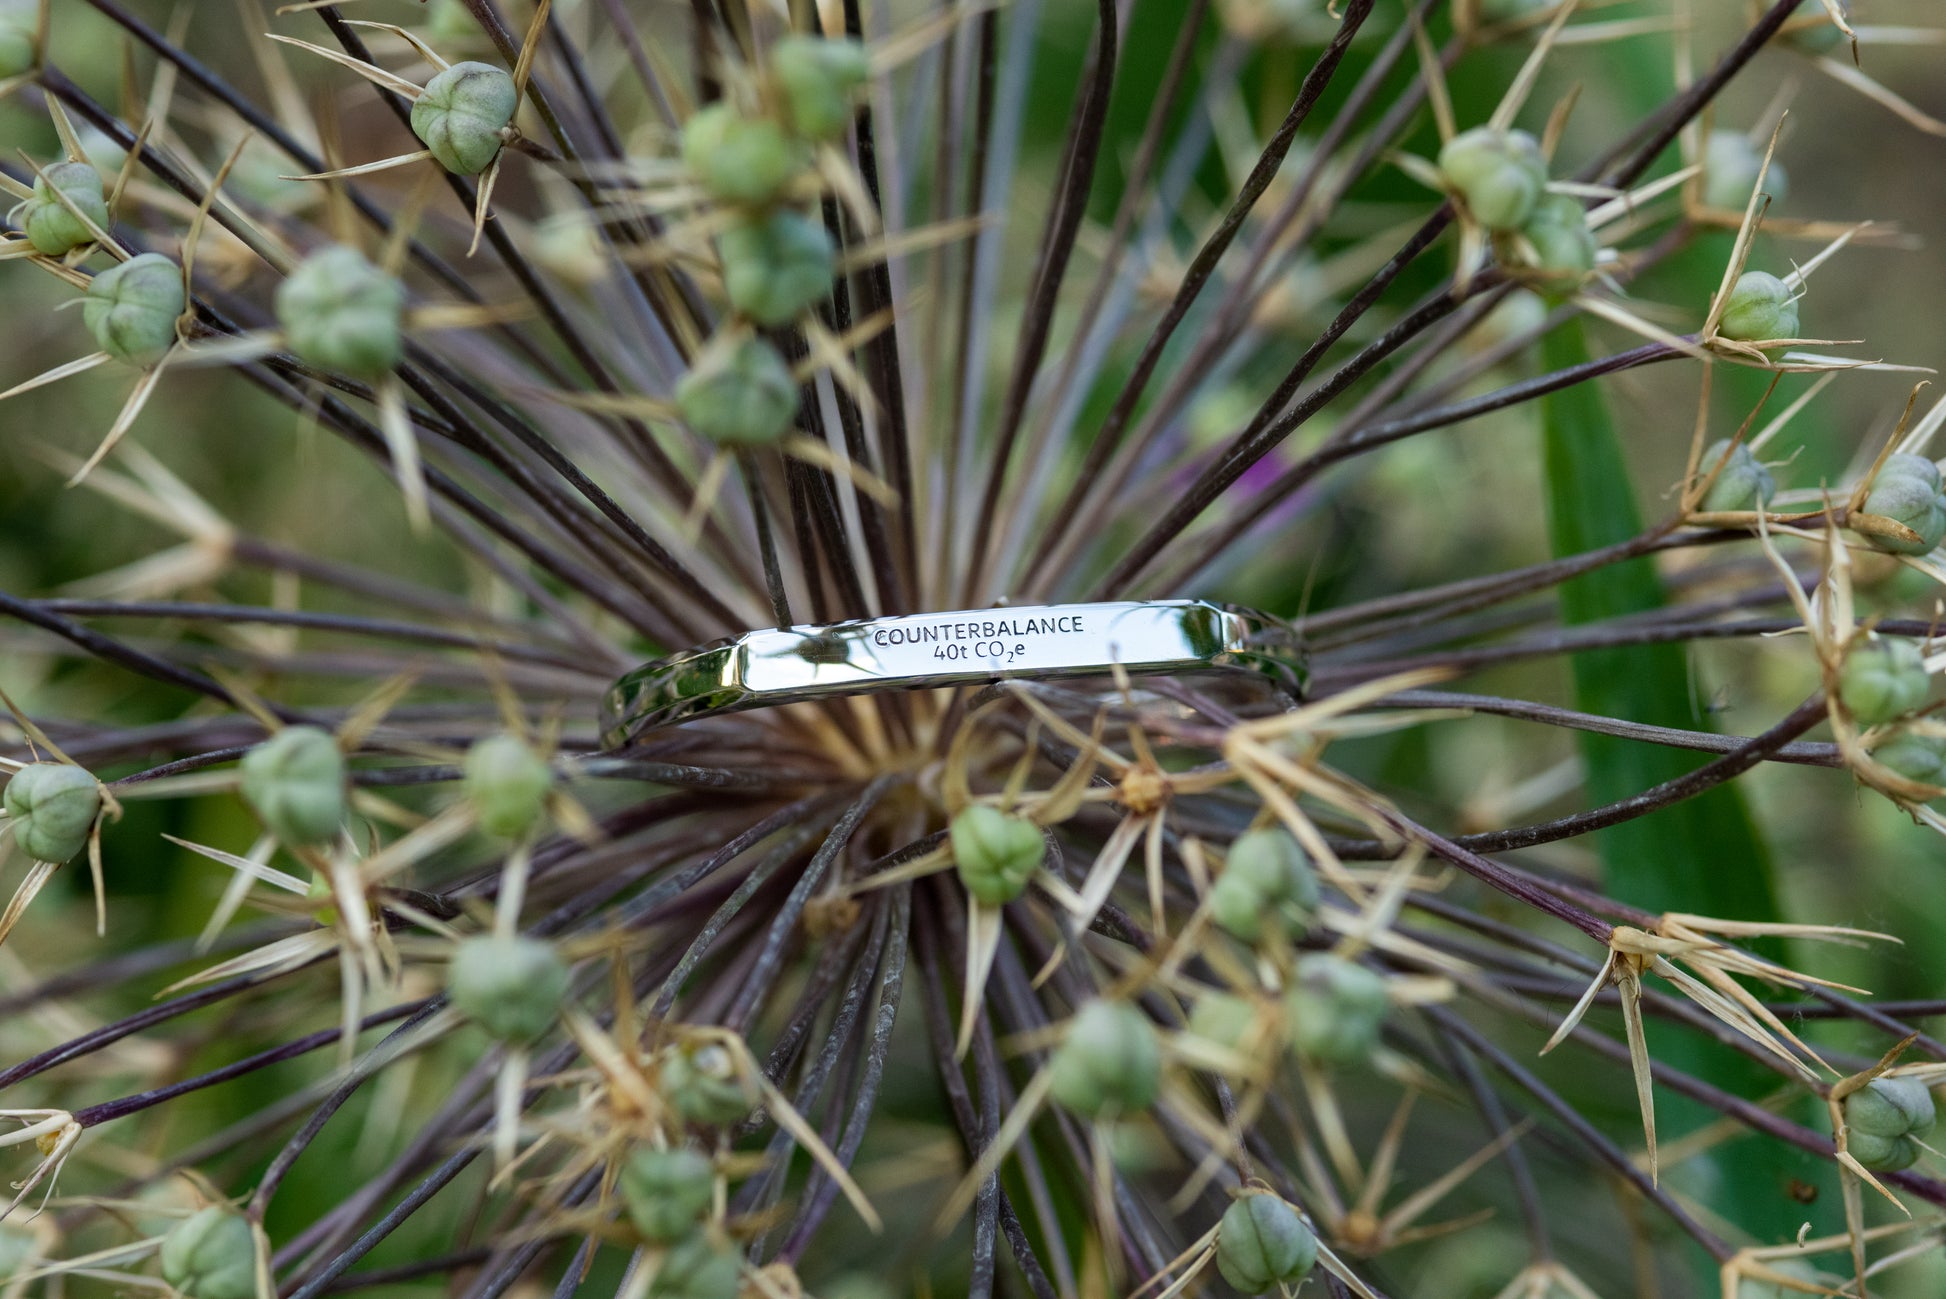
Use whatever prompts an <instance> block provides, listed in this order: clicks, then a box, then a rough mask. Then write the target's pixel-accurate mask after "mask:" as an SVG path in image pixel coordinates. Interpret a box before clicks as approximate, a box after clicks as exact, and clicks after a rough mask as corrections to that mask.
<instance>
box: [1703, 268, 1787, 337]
mask: <svg viewBox="0 0 1946 1299" xmlns="http://www.w3.org/2000/svg"><path fill="white" fill-rule="evenodd" d="M1797 329H1798V323H1797V299H1796V298H1794V297H1793V296H1791V290H1790V287H1789V286H1788V285H1786V284H1785V283H1784V281H1782V280H1780V279H1778V278H1777V277H1776V276H1775V275H1772V274H1770V273H1769V272H1767V271H1745V272H1744V273H1743V274H1742V275H1740V276H1738V277H1737V282H1736V287H1734V288H1732V289H1731V290H1730V299H1729V301H1728V303H1726V304H1725V305H1724V308H1723V315H1722V316H1721V317H1720V318H1719V319H1718V320H1717V322H1716V332H1717V333H1719V334H1721V335H1722V336H1723V337H1725V338H1730V339H1735V340H1736V341H1738V342H1740V343H1757V342H1765V341H1768V340H1769V339H1773V338H1796V337H1797Z"/></svg>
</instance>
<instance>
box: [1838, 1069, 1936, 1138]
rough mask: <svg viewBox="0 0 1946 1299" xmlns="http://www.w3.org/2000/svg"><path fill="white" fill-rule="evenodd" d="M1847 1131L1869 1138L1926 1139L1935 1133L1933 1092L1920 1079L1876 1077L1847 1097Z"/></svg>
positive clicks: (1845, 1107)
mask: <svg viewBox="0 0 1946 1299" xmlns="http://www.w3.org/2000/svg"><path fill="white" fill-rule="evenodd" d="M1844 1110H1845V1130H1846V1131H1847V1132H1848V1133H1851V1134H1854V1135H1856V1134H1859V1133H1863V1134H1864V1135H1866V1136H1869V1137H1923V1136H1925V1135H1926V1134H1927V1133H1929V1132H1931V1131H1932V1127H1933V1121H1934V1118H1935V1111H1934V1109H1933V1100H1932V1092H1931V1091H1930V1090H1929V1089H1928V1088H1927V1087H1926V1084H1924V1083H1922V1082H1920V1081H1919V1080H1918V1079H1917V1078H1897V1077H1895V1078H1874V1079H1872V1081H1871V1082H1869V1083H1867V1084H1865V1085H1864V1086H1863V1087H1860V1088H1859V1089H1858V1090H1857V1091H1855V1092H1853V1093H1852V1094H1851V1095H1849V1096H1847V1097H1845V1100H1844Z"/></svg>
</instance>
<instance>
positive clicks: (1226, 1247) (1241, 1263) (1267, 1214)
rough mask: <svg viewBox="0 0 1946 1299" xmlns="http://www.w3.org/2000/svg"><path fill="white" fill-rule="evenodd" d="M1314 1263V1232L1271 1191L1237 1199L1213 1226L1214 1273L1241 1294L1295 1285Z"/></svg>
mask: <svg viewBox="0 0 1946 1299" xmlns="http://www.w3.org/2000/svg"><path fill="white" fill-rule="evenodd" d="M1317 1261H1318V1238H1317V1236H1316V1235H1314V1234H1313V1233H1312V1231H1311V1229H1310V1228H1309V1227H1307V1226H1305V1225H1304V1219H1303V1218H1301V1217H1299V1216H1298V1212H1297V1210H1296V1209H1294V1208H1293V1207H1291V1205H1290V1204H1289V1203H1288V1202H1286V1201H1285V1200H1282V1199H1280V1198H1278V1197H1277V1196H1275V1195H1244V1196H1242V1197H1240V1198H1238V1199H1237V1200H1236V1202H1235V1203H1233V1204H1231V1205H1230V1207H1229V1208H1228V1209H1226V1210H1225V1211H1224V1213H1223V1221H1222V1223H1221V1224H1220V1225H1219V1226H1218V1227H1217V1229H1216V1268H1217V1271H1219V1272H1221V1273H1222V1274H1223V1279H1224V1280H1225V1281H1228V1282H1229V1283H1230V1284H1231V1285H1233V1286H1235V1287H1236V1288H1237V1289H1238V1290H1240V1291H1242V1292H1243V1293H1244V1294H1264V1293H1266V1292H1267V1291H1269V1290H1271V1289H1272V1288H1274V1287H1276V1286H1295V1285H1298V1284H1300V1283H1302V1282H1303V1280H1304V1278H1305V1277H1307V1276H1309V1275H1310V1274H1311V1269H1312V1268H1313V1267H1315V1266H1316V1265H1317Z"/></svg>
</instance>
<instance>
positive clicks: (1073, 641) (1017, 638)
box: [602, 600, 1305, 749]
mask: <svg viewBox="0 0 1946 1299" xmlns="http://www.w3.org/2000/svg"><path fill="white" fill-rule="evenodd" d="M1118 667H1119V668H1121V669H1122V670H1124V671H1126V672H1129V673H1131V674H1136V675H1140V674H1145V673H1175V672H1202V671H1245V672H1254V673H1256V674H1258V675H1260V676H1263V677H1265V678H1267V679H1268V680H1269V681H1270V682H1271V683H1272V684H1273V685H1274V686H1275V687H1276V688H1277V689H1279V690H1281V691H1283V692H1284V693H1286V694H1290V695H1293V696H1296V695H1299V694H1301V693H1302V691H1303V687H1304V679H1305V668H1304V654H1303V650H1302V647H1301V646H1300V645H1299V642H1298V638H1297V635H1296V633H1294V632H1293V631H1292V630H1291V629H1290V628H1289V627H1287V626H1285V625H1284V624H1283V623H1281V622H1279V621H1278V620H1277V619H1275V618H1272V617H1270V616H1269V615H1267V614H1262V613H1257V612H1256V611H1254V610H1250V609H1244V608H1239V607H1237V606H1235V605H1227V604H1215V603H1212V602H1210V601H1207V600H1131V601H1121V602H1116V603H1107V604H1046V605H1021V606H1017V607H1011V608H1000V609H978V610H966V611H961V612H948V613H915V614H905V615H901V616H899V617H893V618H865V619H860V620H858V621H855V622H839V623H829V624H825V625H821V626H799V627H790V628H785V629H778V630H770V631H752V632H745V633H744V634H743V635H741V636H733V637H731V638H729V639H727V640H721V641H714V642H712V643H711V644H708V645H702V646H698V647H697V648H695V649H692V650H685V651H684V652H682V653H680V654H675V655H671V656H670V657H668V658H664V659H657V660H655V661H653V662H650V663H645V664H643V665H642V666H641V667H639V668H637V669H635V670H634V671H633V672H630V673H628V674H627V675H626V676H624V677H622V678H621V680H619V681H617V682H616V683H615V685H614V687H613V689H611V690H610V691H609V693H608V699H607V702H606V704H605V706H604V709H603V715H602V743H603V744H604V745H605V746H606V747H608V748H611V749H612V748H619V747H621V746H622V745H625V744H628V743H630V742H631V741H633V740H635V739H636V738H638V737H639V736H641V735H642V733H643V732H645V731H648V730H651V729H653V728H655V727H659V726H665V725H668V724H670V723H672V722H678V721H682V720H685V719H688V718H694V717H700V716H703V715H705V714H710V713H723V712H733V711H737V710H740V709H746V708H766V707H769V706H771V705H773V704H789V703H801V702H804V701H806V700H814V699H829V698H833V697H836V696H839V695H854V694H865V693H870V692H873V691H878V690H923V689H928V688H931V687H936V686H956V685H969V684H978V683H983V682H989V681H999V680H1003V679H1005V678H1008V677H1028V678H1053V677H1079V676H1100V675H1102V674H1104V673H1108V672H1112V671H1114V670H1115V669H1116V668H1118Z"/></svg>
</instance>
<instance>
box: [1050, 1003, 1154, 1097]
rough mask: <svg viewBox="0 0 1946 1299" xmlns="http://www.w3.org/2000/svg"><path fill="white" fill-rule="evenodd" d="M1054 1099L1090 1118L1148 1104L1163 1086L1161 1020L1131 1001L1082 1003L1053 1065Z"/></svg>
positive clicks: (1051, 1069)
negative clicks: (1158, 1024) (1158, 1025)
mask: <svg viewBox="0 0 1946 1299" xmlns="http://www.w3.org/2000/svg"><path fill="white" fill-rule="evenodd" d="M1048 1068H1049V1070H1050V1071H1051V1073H1052V1075H1053V1077H1052V1082H1053V1094H1054V1099H1055V1100H1057V1101H1059V1102H1061V1104H1063V1105H1065V1106H1067V1107H1068V1108H1069V1109H1071V1110H1073V1111H1074V1112H1075V1113H1077V1114H1081V1115H1085V1116H1086V1117H1088V1118H1100V1117H1102V1116H1104V1115H1114V1114H1132V1113H1134V1112H1136V1111H1138V1110H1145V1109H1147V1108H1148V1107H1149V1106H1150V1105H1151V1104H1152V1103H1154V1101H1155V1097H1156V1092H1157V1091H1158V1090H1159V1089H1160V1088H1161V1086H1162V1046H1161V1043H1160V1042H1159V1041H1158V1040H1157V1038H1156V1032H1155V1026H1154V1025H1153V1024H1151V1023H1150V1022H1149V1017H1148V1016H1147V1015H1144V1014H1143V1013H1142V1012H1141V1011H1140V1010H1138V1009H1137V1008H1135V1007H1134V1006H1131V1005H1129V1004H1128V1003H1127V1002H1125V1001H1109V1000H1106V999H1105V998H1097V999H1096V1000H1094V1001H1090V1002H1088V1003H1087V1004H1086V1005H1084V1006H1082V1008H1081V1010H1080V1011H1079V1012H1078V1013H1077V1014H1076V1015H1075V1017H1074V1022H1073V1023H1072V1024H1070V1025H1069V1026H1068V1035H1067V1037H1066V1038H1064V1039H1063V1040H1062V1042H1061V1045H1060V1047H1059V1048H1058V1049H1057V1050H1056V1051H1055V1052H1054V1059H1053V1061H1052V1062H1051V1063H1050V1064H1049V1065H1048Z"/></svg>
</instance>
